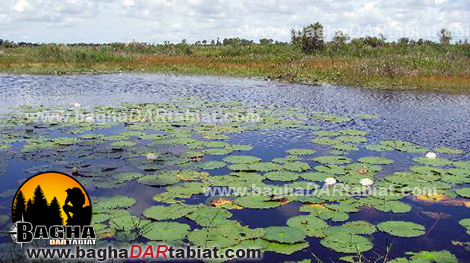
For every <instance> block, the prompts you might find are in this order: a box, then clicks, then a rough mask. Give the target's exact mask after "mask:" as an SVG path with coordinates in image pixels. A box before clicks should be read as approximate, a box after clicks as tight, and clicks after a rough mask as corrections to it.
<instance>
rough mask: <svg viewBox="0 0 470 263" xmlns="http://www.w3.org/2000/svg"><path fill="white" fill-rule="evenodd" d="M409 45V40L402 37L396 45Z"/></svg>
mask: <svg viewBox="0 0 470 263" xmlns="http://www.w3.org/2000/svg"><path fill="white" fill-rule="evenodd" d="M409 43H410V39H409V38H407V37H402V38H400V39H398V44H400V45H408V44H409Z"/></svg>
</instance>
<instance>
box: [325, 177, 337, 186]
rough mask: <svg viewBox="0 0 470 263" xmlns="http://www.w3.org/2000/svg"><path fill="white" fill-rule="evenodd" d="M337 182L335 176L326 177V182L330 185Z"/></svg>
mask: <svg viewBox="0 0 470 263" xmlns="http://www.w3.org/2000/svg"><path fill="white" fill-rule="evenodd" d="M336 183H337V181H336V179H335V178H333V177H329V178H326V179H325V184H326V185H328V186H330V185H334V184H336Z"/></svg>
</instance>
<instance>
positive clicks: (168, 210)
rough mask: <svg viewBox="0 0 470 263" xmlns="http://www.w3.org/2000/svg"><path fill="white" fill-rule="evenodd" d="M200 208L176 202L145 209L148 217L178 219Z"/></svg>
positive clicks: (145, 214)
mask: <svg viewBox="0 0 470 263" xmlns="http://www.w3.org/2000/svg"><path fill="white" fill-rule="evenodd" d="M198 208H200V206H197V205H183V204H174V205H170V206H161V205H160V206H152V207H150V208H147V209H145V210H144V212H143V214H144V216H145V217H147V218H151V219H155V220H168V219H178V218H181V217H183V216H186V215H187V214H189V213H191V212H194V211H195V210H196V209H198Z"/></svg>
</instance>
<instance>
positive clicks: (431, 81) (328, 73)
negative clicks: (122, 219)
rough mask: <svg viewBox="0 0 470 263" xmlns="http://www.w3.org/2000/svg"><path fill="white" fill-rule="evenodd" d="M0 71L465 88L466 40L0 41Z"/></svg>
mask: <svg viewBox="0 0 470 263" xmlns="http://www.w3.org/2000/svg"><path fill="white" fill-rule="evenodd" d="M0 71H2V72H7V73H28V74H73V73H113V72H162V73H177V74H209V75H227V76H243V77H256V78H264V79H267V80H279V81H285V82H294V83H304V84H322V83H330V84H339V85H351V86H361V87H369V88H386V89H420V90H433V91H443V92H465V93H468V92H470V85H469V84H468V83H470V45H468V44H454V45H439V44H434V43H427V44H422V45H417V44H416V45H404V44H393V43H387V44H386V45H384V46H379V47H371V46H368V45H359V44H357V43H350V44H341V45H337V44H334V43H329V44H328V45H327V46H326V47H325V48H324V49H322V50H320V51H317V52H316V53H314V54H311V55H306V54H303V53H302V51H301V49H300V48H299V47H297V46H294V45H288V44H268V45H260V44H250V45H219V46H217V45H205V46H204V45H185V44H166V45H149V44H141V43H132V44H120V43H118V44H107V45H85V44H75V45H62V44H46V45H38V46H15V47H13V48H5V47H0Z"/></svg>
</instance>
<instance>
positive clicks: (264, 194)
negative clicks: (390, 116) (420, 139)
mask: <svg viewBox="0 0 470 263" xmlns="http://www.w3.org/2000/svg"><path fill="white" fill-rule="evenodd" d="M208 107H210V108H213V109H215V110H219V109H225V110H231V111H235V112H244V111H247V110H248V109H250V108H249V106H247V105H245V104H242V103H239V102H236V101H226V102H211V101H205V100H203V99H202V98H200V97H194V98H179V99H175V100H172V101H168V102H158V103H125V104H120V105H116V106H97V107H93V108H89V109H77V111H80V112H81V113H84V112H90V113H92V112H93V113H98V112H101V111H102V110H103V109H104V108H106V109H109V110H112V112H116V113H124V112H129V111H131V110H132V109H162V108H163V109H168V110H172V109H173V110H174V109H179V110H181V109H188V108H190V109H193V110H196V109H199V110H200V109H203V108H208ZM51 109H56V110H63V111H69V112H70V113H72V112H74V111H72V110H70V109H68V107H56V108H53V107H43V106H37V107H35V106H24V107H21V108H18V111H17V112H14V113H9V114H6V115H2V116H0V117H1V118H0V140H2V142H4V144H5V145H8V146H12V147H9V148H8V150H0V153H1V154H0V167H8V166H7V165H3V164H2V163H3V162H6V161H5V159H6V158H5V156H7V157H8V158H11V160H13V161H18V162H19V161H20V160H23V161H24V160H25V159H26V160H28V161H31V160H33V161H39V160H40V161H42V162H40V165H36V166H32V167H30V166H28V167H27V168H26V167H25V169H24V170H23V172H25V173H30V174H35V173H37V172H38V171H40V170H46V169H47V170H64V171H69V170H75V171H76V173H75V176H77V177H80V182H81V183H82V184H83V185H84V186H85V187H86V188H88V189H90V194H91V195H92V197H93V198H92V199H91V200H92V207H93V226H94V227H95V230H96V231H97V239H98V244H99V245H103V246H108V245H112V244H117V243H119V244H123V245H125V244H131V243H136V242H139V243H152V242H154V241H157V242H165V243H169V244H172V245H175V246H177V245H178V246H182V245H184V244H190V245H193V246H200V247H202V248H211V247H213V246H218V247H219V248H221V249H233V248H239V247H249V248H260V249H261V250H263V251H272V252H275V253H278V254H284V255H291V254H293V253H295V252H298V251H302V250H304V252H305V251H308V250H305V249H306V248H307V247H309V245H311V244H316V243H319V244H320V245H322V246H324V247H325V248H326V249H329V250H331V251H332V252H336V253H337V254H335V258H334V259H331V260H328V259H327V256H323V255H322V257H325V261H324V262H339V261H338V260H336V257H338V258H339V257H341V260H344V261H345V262H356V263H359V262H396V263H401V262H416V263H418V262H430V263H431V262H449V263H454V262H457V258H456V256H454V255H453V254H451V253H450V252H448V251H414V252H410V253H400V254H398V252H395V251H394V249H395V248H394V247H393V246H392V245H390V246H389V247H387V254H386V256H383V257H381V256H379V255H380V254H382V252H384V251H382V249H381V246H382V245H381V244H379V243H377V242H376V240H375V239H374V236H373V234H374V233H376V232H378V231H380V232H382V233H381V234H380V235H386V238H388V239H391V240H392V239H395V238H396V240H397V241H396V242H414V239H412V238H417V237H422V236H424V235H426V234H429V233H432V230H433V229H435V228H439V227H442V226H441V225H438V224H434V225H433V226H431V227H429V224H428V222H426V221H427V220H425V219H423V217H422V216H419V217H418V216H417V217H413V221H416V222H409V221H401V220H400V221H399V220H398V219H399V218H403V217H401V216H400V215H406V216H407V217H409V216H413V215H416V213H423V215H431V216H429V217H431V218H434V219H436V220H437V219H438V217H436V216H443V215H441V214H443V213H436V212H430V211H425V210H423V209H424V208H426V206H425V205H420V204H417V202H423V203H424V202H428V203H429V204H434V203H436V204H437V203H440V202H441V201H442V204H447V205H455V206H464V205H467V202H468V201H469V200H470V187H469V186H468V182H470V161H469V158H468V156H469V155H468V154H469V153H468V151H463V150H459V151H457V149H453V148H447V147H445V146H439V145H437V147H436V148H435V149H440V150H441V152H445V153H442V155H444V156H445V157H446V158H441V157H438V158H431V157H423V156H426V155H427V154H426V152H427V151H428V149H427V148H426V147H424V146H421V145H418V144H414V143H411V142H407V141H397V140H383V141H379V142H374V143H376V144H373V147H368V146H370V145H367V142H365V141H364V140H351V138H352V137H357V138H363V137H362V136H366V135H367V132H365V131H361V130H356V129H345V127H344V125H331V124H332V122H333V123H334V122H339V123H341V122H343V120H344V119H345V118H347V119H351V118H349V117H344V116H334V115H320V114H315V115H312V114H306V110H305V109H303V108H295V109H291V111H292V113H293V114H291V115H290V116H289V118H288V119H286V118H284V117H283V116H282V114H284V113H285V112H286V110H285V109H283V108H279V107H277V106H275V105H264V107H263V108H254V109H253V110H254V112H256V113H258V114H260V119H261V122H260V123H255V122H230V123H224V122H221V123H217V124H213V123H199V122H193V121H192V120H178V121H176V122H165V121H160V122H159V121H151V120H147V119H144V120H142V121H141V122H137V123H128V124H122V123H116V122H103V123H101V122H83V123H76V124H71V123H68V122H54V123H48V122H45V123H43V124H42V126H41V128H40V129H39V128H34V129H33V130H32V131H31V130H29V131H28V130H27V129H26V128H25V127H32V126H33V124H34V123H35V121H34V120H30V119H28V118H25V115H24V114H25V113H40V112H43V111H48V110H51ZM281 113H282V114H281ZM351 120H352V121H353V122H354V121H356V120H357V119H356V118H354V119H351ZM363 121H364V122H365V123H364V124H366V125H367V124H368V123H367V122H373V121H375V120H369V119H365V120H363ZM312 122H313V124H314V125H315V127H318V128H319V129H322V130H323V131H326V132H327V133H318V132H313V131H311V127H312ZM292 123H296V125H298V126H297V127H296V129H298V130H299V131H300V130H304V131H307V132H309V133H308V136H307V137H306V138H304V139H303V142H304V143H303V144H300V145H303V146H302V147H304V148H291V149H287V150H286V151H285V152H284V151H279V153H278V154H276V155H274V156H272V157H271V158H272V159H271V158H267V157H264V158H262V157H260V156H257V155H259V153H260V152H259V151H256V150H257V149H256V148H257V147H259V145H257V144H254V145H253V146H251V145H248V144H236V143H240V140H236V139H232V138H237V136H236V135H237V134H241V133H244V132H246V131H260V132H265V131H267V130H270V129H273V130H276V129H280V128H286V127H289V125H292ZM17 127H18V128H17ZM235 127H236V128H235ZM12 128H15V129H12ZM90 132H93V134H90ZM110 132H112V133H110ZM156 135H158V136H156ZM208 135H210V137H211V138H217V139H214V140H212V139H211V140H207V139H205V138H204V137H205V136H208ZM66 136H67V137H66ZM345 136H348V137H351V138H349V139H348V140H346V141H345V142H344V137H345ZM341 137H342V138H343V139H342V140H340V139H339V138H341ZM90 138H95V139H94V140H93V139H90ZM116 140H118V142H120V141H122V142H126V143H125V144H119V145H118V147H119V149H117V148H116V142H115V141H116ZM325 140H326V141H325ZM309 141H311V142H313V144H312V143H308V142H309ZM127 142H131V143H127ZM136 142H138V143H136ZM17 145H18V146H17ZM64 145H66V146H67V147H64ZM338 145H348V146H354V147H357V148H358V149H360V151H361V152H360V154H358V155H356V154H350V153H351V151H356V150H354V149H350V150H348V149H346V148H344V149H343V150H341V154H342V155H330V154H329V152H328V150H329V149H335V148H336V147H337V146H338ZM217 147H218V148H217ZM235 149H236V150H237V151H239V150H252V149H253V150H254V151H252V152H250V153H247V154H246V155H243V154H241V153H236V154H233V153H232V152H233V151H235ZM364 149H368V150H367V152H363V151H365V150H364ZM208 150H211V151H209V153H210V154H207V155H205V153H207V152H208ZM377 151H379V152H377ZM62 152H64V153H66V154H67V156H68V157H69V158H67V159H64V158H62V155H58V153H62ZM397 153H399V155H397ZM248 154H249V155H248ZM294 154H295V155H294ZM439 154H440V155H441V153H439ZM10 156H11V157H10ZM79 156H80V157H81V158H80V160H79V161H77V159H79V158H78V157H79ZM389 157H390V158H389ZM391 157H393V158H391ZM399 157H400V158H399ZM215 159H216V160H215ZM118 160H119V162H117V161H118ZM411 160H413V163H411V166H410V162H411ZM392 163H394V164H395V165H397V166H399V167H400V172H393V171H394V169H390V170H386V169H387V166H392V165H391V164H392ZM213 169H219V170H217V171H214V170H213ZM382 169H384V170H385V173H383V174H379V173H378V172H379V171H381V170H382ZM315 171H317V172H315ZM3 173H4V174H6V170H5V172H3ZM0 174H1V173H0ZM5 178H6V177H5ZM327 179H333V181H334V183H327V182H328V181H329V182H331V180H327ZM363 179H369V180H373V182H374V184H372V185H369V186H368V187H370V188H367V189H373V190H377V191H370V192H369V193H364V194H362V193H360V192H358V191H359V190H361V188H359V189H355V188H356V186H358V187H361V185H363V186H364V184H363V183H361V181H362V180H363ZM136 183H138V184H136ZM325 185H326V186H325ZM286 186H287V187H286ZM344 186H348V187H344ZM349 186H350V187H349ZM238 187H242V188H245V191H239V192H238V191H234V192H233V193H232V192H230V193H228V194H223V193H220V195H212V196H211V197H210V198H208V199H206V197H207V193H208V191H209V189H211V190H215V188H220V189H227V188H228V189H236V188H238ZM317 187H318V190H320V191H313V192H309V195H303V194H301V195H297V194H296V192H297V191H295V189H297V188H301V189H303V190H314V189H317ZM320 187H321V189H320ZM431 187H432V188H436V191H434V190H432V191H431V192H427V191H426V192H422V193H415V192H414V191H413V189H423V190H425V189H430V188H431ZM118 188H119V189H118ZM97 189H106V190H104V191H103V192H102V191H101V190H97ZM114 189H117V190H116V191H115V190H114ZM362 189H363V188H362ZM384 189H386V190H387V191H384ZM12 190H13V191H6V192H4V193H0V201H2V203H1V204H5V203H8V205H10V204H11V203H10V202H11V198H10V197H11V196H12V195H14V194H15V193H16V189H12ZM330 190H331V191H330ZM123 193H125V195H121V194H123ZM144 193H145V194H144ZM310 193H311V195H310ZM152 196H153V198H152ZM24 201H25V200H24V198H23V201H21V202H24ZM444 201H445V203H444ZM17 205H18V203H17ZM15 207H17V208H16V209H19V208H18V206H15ZM20 207H21V206H20ZM292 208H294V209H293V210H290V209H292ZM297 208H298V209H297ZM275 209H279V210H277V211H275V212H281V211H283V210H284V211H286V210H289V211H291V212H289V213H284V214H282V216H281V217H280V218H278V219H281V220H282V221H280V222H278V223H276V224H266V225H264V226H263V227H260V228H251V227H254V226H249V225H245V222H243V220H242V219H240V212H238V211H239V210H245V211H244V213H245V214H247V215H249V216H251V218H249V219H253V217H259V218H260V219H261V220H265V218H266V217H268V216H270V215H272V212H273V210H275ZM270 210H271V211H270ZM365 210H368V211H373V213H375V214H377V215H379V216H380V218H385V219H382V220H380V221H376V220H371V221H366V220H367V219H368V217H367V216H362V215H361V214H360V213H361V212H366V211H365ZM297 211H298V212H297ZM242 213H243V212H242ZM398 214H400V215H398ZM432 216H435V217H432ZM449 216H450V215H449ZM359 217H360V218H359ZM386 218H390V219H389V221H387V219H386ZM454 219H455V220H453V221H451V220H449V221H450V222H449V223H450V224H453V226H455V227H458V228H456V229H458V230H459V231H461V233H462V235H460V236H461V238H459V239H458V240H452V242H460V243H462V244H465V243H463V242H466V241H465V240H466V238H467V235H466V234H465V233H467V234H470V219H468V218H465V219H460V218H458V219H457V218H456V217H454ZM8 220H9V219H8V218H6V219H5V218H4V217H0V224H6V223H7V221H8ZM457 220H460V221H457ZM2 222H3V223H2ZM265 222H269V221H265ZM436 222H437V221H436ZM439 238H441V236H439ZM430 240H433V239H430ZM315 242H316V243H315ZM442 242H447V243H448V244H449V245H450V242H451V240H443V241H442ZM449 247H450V246H449ZM450 248H452V247H450ZM1 249H2V246H0V257H1V256H3V255H5V254H6V252H2V250H1ZM7 249H8V248H5V250H6V251H8V252H9V250H7ZM15 249H18V247H17V248H15ZM379 249H380V250H379ZM376 251H379V252H380V254H379V252H376ZM391 251H392V252H393V253H394V254H398V255H394V256H397V257H399V258H396V259H392V258H391V257H389V256H388V255H389V254H390V252H391ZM8 255H15V256H16V255H23V254H22V253H16V254H14V253H11V252H9V254H8ZM375 258H377V261H370V260H368V259H372V260H374V259H375ZM8 262H21V261H19V260H16V259H11V260H10V261H8ZM221 262H222V261H221ZM301 262H302V261H301ZM303 262H305V261H303ZM318 262H322V261H321V260H319V261H318Z"/></svg>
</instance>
